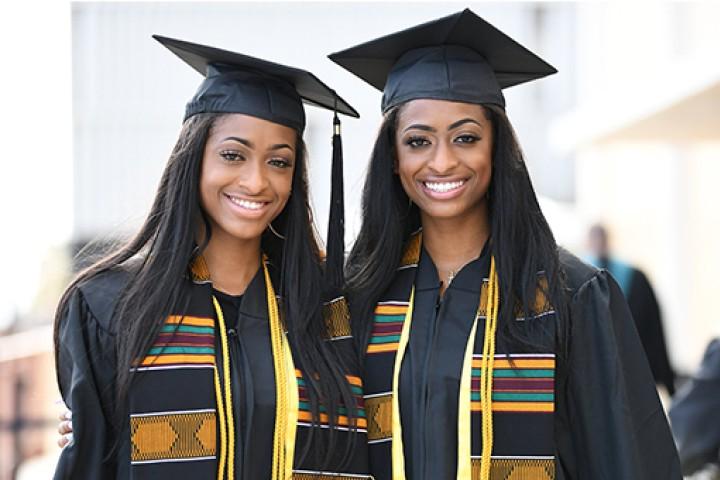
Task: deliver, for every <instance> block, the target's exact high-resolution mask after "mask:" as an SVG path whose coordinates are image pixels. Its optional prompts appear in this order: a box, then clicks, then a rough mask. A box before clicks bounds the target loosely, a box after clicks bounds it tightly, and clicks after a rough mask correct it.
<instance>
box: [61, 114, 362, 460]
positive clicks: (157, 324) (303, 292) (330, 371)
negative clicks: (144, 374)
mask: <svg viewBox="0 0 720 480" xmlns="http://www.w3.org/2000/svg"><path fill="white" fill-rule="evenodd" d="M222 116H223V115H222V114H214V113H203V114H197V115H194V116H193V117H190V118H189V119H188V120H186V121H185V122H184V124H183V127H182V130H181V132H180V136H179V139H178V141H177V143H176V145H175V147H174V149H173V151H172V153H171V155H170V159H169V160H168V163H167V165H166V167H165V170H164V172H163V174H162V177H161V180H160V185H159V187H158V190H157V193H156V195H155V199H154V201H153V204H152V207H151V209H150V212H149V214H148V216H147V218H146V219H145V222H144V224H143V225H142V227H141V228H140V230H139V232H138V233H137V234H136V235H135V236H134V237H133V238H132V239H131V240H130V241H128V242H127V243H126V244H124V245H122V246H121V247H120V248H118V249H117V250H116V251H114V252H112V253H110V254H109V255H107V256H106V257H104V258H103V259H101V260H99V261H97V262H95V263H94V264H93V265H91V266H90V267H88V268H87V269H85V270H83V271H82V272H80V273H79V274H78V275H77V277H76V278H75V279H74V280H73V282H72V283H71V284H70V285H69V286H68V288H67V289H66V291H65V293H64V294H63V296H62V298H61V300H60V303H59V305H58V308H57V311H56V314H55V332H54V341H55V356H56V358H55V361H56V365H57V364H58V357H57V355H58V352H59V331H60V327H61V325H62V322H63V321H64V318H65V316H66V312H67V307H68V303H69V301H70V298H71V297H72V295H73V294H74V292H75V291H76V290H77V288H78V287H79V286H81V285H82V284H83V283H84V282H87V281H89V280H91V279H92V278H93V277H95V276H97V275H98V274H100V273H102V272H105V271H108V270H111V269H115V268H125V269H126V270H129V272H130V280H129V281H128V283H127V285H126V287H125V288H124V290H123V291H122V294H121V295H120V297H119V298H118V300H117V304H116V306H115V308H114V313H113V320H114V322H115V323H116V324H118V325H121V328H122V331H123V335H116V337H115V338H116V342H117V343H116V347H117V352H116V356H117V373H116V379H115V380H116V382H115V388H116V398H117V399H118V401H117V406H118V408H116V412H115V415H116V423H117V427H119V428H121V426H122V425H123V424H124V422H126V421H127V401H126V400H127V396H128V392H129V389H130V387H131V384H132V380H133V376H132V372H131V367H132V366H133V365H134V363H135V362H136V361H137V359H138V358H143V357H144V356H145V354H146V352H147V351H148V349H149V348H150V346H151V345H152V343H153V341H154V339H155V337H156V336H157V335H158V333H159V332H160V329H161V327H162V326H163V324H164V322H165V319H166V317H167V316H168V315H169V314H170V313H171V311H173V310H175V309H178V308H180V311H184V309H185V308H186V307H187V302H188V301H189V299H188V298H183V297H184V296H183V282H184V281H185V280H184V278H185V276H186V274H187V272H188V267H189V265H190V264H191V263H192V261H193V260H194V258H195V257H196V256H197V255H200V254H202V252H203V250H204V248H205V247H206V246H207V244H208V242H209V239H210V236H211V235H212V230H211V228H210V222H209V220H208V217H207V214H206V213H205V212H204V211H203V208H202V207H201V204H200V193H199V190H200V186H199V180H200V171H201V164H202V158H203V154H204V149H205V144H206V142H207V139H208V137H209V135H210V133H211V131H212V128H213V126H214V125H215V123H216V122H217V121H218V119H220V118H221V117H222ZM296 152H297V154H296V159H295V170H294V172H293V179H292V192H291V195H290V197H289V199H288V202H287V204H286V206H285V208H284V209H283V211H282V212H281V213H280V215H279V216H278V217H277V218H276V219H275V220H274V222H273V225H274V227H275V229H276V230H279V231H280V232H281V234H282V235H283V237H284V239H281V238H279V237H277V236H275V235H274V234H272V233H265V234H263V238H262V242H261V243H262V250H263V252H264V253H265V254H266V255H267V256H268V257H269V260H270V262H271V264H273V265H274V266H275V267H276V269H277V270H278V271H279V284H276V285H275V287H276V289H277V294H278V295H279V296H280V297H281V298H282V309H283V318H284V321H285V327H286V328H287V330H288V338H289V342H290V346H291V349H292V352H293V359H294V361H295V363H296V365H297V366H298V368H300V369H301V370H302V371H303V372H306V375H305V376H304V377H305V381H306V384H307V386H308V388H307V392H308V397H309V400H310V404H311V412H312V414H313V423H314V424H319V421H318V419H319V412H320V405H319V403H320V400H322V405H323V407H324V408H325V410H326V412H327V413H328V415H329V421H330V423H331V426H334V425H335V424H336V422H337V418H338V415H339V413H338V412H339V410H340V405H343V406H346V408H347V415H348V416H349V417H350V420H351V421H352V420H353V419H354V418H355V403H354V399H353V398H354V397H353V395H352V391H351V388H350V385H349V384H348V381H347V379H346V378H345V373H344V372H345V371H347V370H346V368H345V367H346V365H343V363H342V359H341V357H340V355H339V354H338V353H337V352H336V351H335V349H334V347H333V343H332V342H329V341H327V329H326V326H325V322H324V320H323V318H322V311H321V307H322V300H323V299H322V292H324V291H325V281H324V278H323V275H324V272H323V264H322V261H321V255H320V248H319V246H318V239H317V238H318V237H317V234H316V230H315V228H314V227H313V223H312V213H311V210H310V201H309V194H308V180H307V166H306V161H305V156H306V155H305V147H304V144H303V141H302V137H301V135H300V134H299V133H298V135H297V139H296ZM201 222H202V223H201ZM199 225H204V227H205V228H204V231H205V232H206V235H205V238H204V240H203V241H202V242H201V244H200V245H197V243H196V234H197V232H198V226H199ZM301 286H302V287H301ZM315 430H316V429H312V430H311V434H310V435H311V436H313V433H315ZM330 432H331V433H330V436H329V439H328V445H326V447H328V449H329V450H330V453H328V454H327V455H326V456H324V458H325V463H328V462H329V461H330V459H332V458H335V459H336V460H337V458H338V456H337V455H335V456H333V455H332V452H333V448H335V447H336V446H337V444H338V442H337V441H336V440H335V438H334V437H333V434H334V429H332V428H331V429H330ZM354 441H355V439H354V435H353V436H351V441H350V442H348V444H347V445H346V446H345V449H344V452H343V453H342V455H340V457H339V458H341V460H340V463H344V462H345V461H346V460H345V459H346V458H348V456H349V452H350V450H351V448H352V447H353V445H352V443H353V442H354ZM310 443H311V442H308V448H309V444H310ZM313 450H315V451H318V452H319V451H324V450H325V449H324V448H318V446H317V445H314V447H313ZM305 453H306V452H304V453H303V454H305Z"/></svg>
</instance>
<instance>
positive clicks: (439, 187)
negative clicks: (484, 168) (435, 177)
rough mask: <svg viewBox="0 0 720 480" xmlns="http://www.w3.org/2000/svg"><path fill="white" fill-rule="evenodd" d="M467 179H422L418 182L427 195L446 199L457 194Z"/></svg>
mask: <svg viewBox="0 0 720 480" xmlns="http://www.w3.org/2000/svg"><path fill="white" fill-rule="evenodd" d="M466 181H467V180H466V179H463V180H455V181H452V182H429V181H423V182H420V184H421V185H422V186H423V190H424V191H425V193H427V194H428V196H430V197H432V198H437V199H448V198H452V197H454V196H455V195H456V194H458V193H459V192H460V191H461V190H462V188H463V186H464V185H465V182H466Z"/></svg>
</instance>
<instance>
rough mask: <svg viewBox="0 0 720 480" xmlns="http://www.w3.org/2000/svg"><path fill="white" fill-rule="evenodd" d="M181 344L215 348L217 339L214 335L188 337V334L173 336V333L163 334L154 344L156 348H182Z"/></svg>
mask: <svg viewBox="0 0 720 480" xmlns="http://www.w3.org/2000/svg"><path fill="white" fill-rule="evenodd" d="M179 344H183V345H192V346H195V347H198V346H205V347H214V346H215V339H214V338H213V336H212V335H202V336H200V335H186V334H175V335H173V334H171V333H161V334H160V335H158V337H157V339H156V340H155V343H154V344H153V345H154V346H156V347H162V346H180V345H179Z"/></svg>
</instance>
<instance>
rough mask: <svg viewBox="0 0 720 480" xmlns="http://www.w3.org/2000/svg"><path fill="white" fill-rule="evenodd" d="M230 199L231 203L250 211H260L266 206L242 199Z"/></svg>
mask: <svg viewBox="0 0 720 480" xmlns="http://www.w3.org/2000/svg"><path fill="white" fill-rule="evenodd" d="M228 198H230V201H231V202H232V203H234V204H235V205H238V206H240V207H242V208H247V209H248V210H260V209H261V208H262V207H263V205H265V204H264V203H262V202H251V201H250V200H245V199H242V198H237V197H228Z"/></svg>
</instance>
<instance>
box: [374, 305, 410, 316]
mask: <svg viewBox="0 0 720 480" xmlns="http://www.w3.org/2000/svg"><path fill="white" fill-rule="evenodd" d="M407 309H408V306H407V305H378V306H377V307H375V315H405V312H406V311H407Z"/></svg>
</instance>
